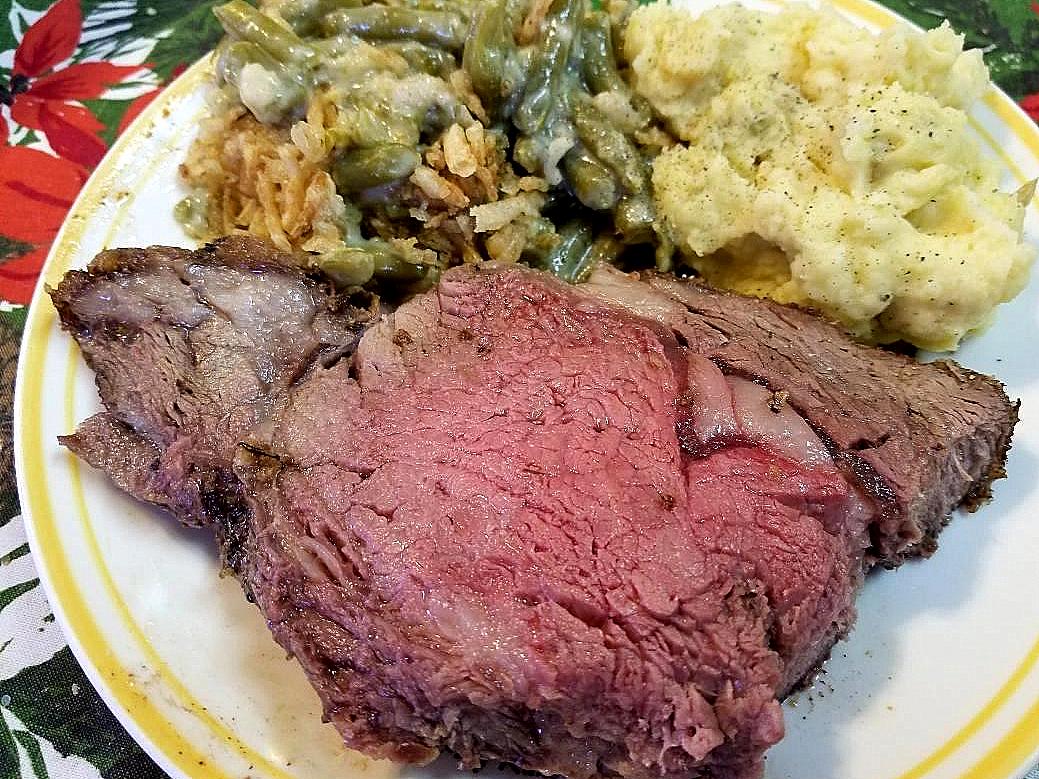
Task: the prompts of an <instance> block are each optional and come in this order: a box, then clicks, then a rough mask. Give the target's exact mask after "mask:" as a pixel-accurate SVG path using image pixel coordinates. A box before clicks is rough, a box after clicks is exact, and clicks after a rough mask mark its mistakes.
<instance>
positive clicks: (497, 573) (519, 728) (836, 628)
mask: <svg viewBox="0 0 1039 779" xmlns="http://www.w3.org/2000/svg"><path fill="white" fill-rule="evenodd" d="M239 248H240V249H241V250H240V251H239ZM245 254H248V255H249V258H248V259H246V257H245ZM221 263H224V264H225V265H226V266H227V267H228V268H229V269H230V271H229V272H237V273H239V275H240V276H241V278H240V280H239V281H240V282H241V283H245V282H244V281H243V279H246V278H247V279H249V280H254V279H256V278H263V277H270V278H272V279H273V284H274V287H272V289H278V288H279V285H281V287H280V288H281V289H288V288H291V289H294V290H296V291H297V292H300V291H306V293H307V294H302V292H300V294H295V293H293V294H285V293H284V292H274V293H272V294H268V293H267V292H262V291H260V288H259V287H260V286H261V285H259V283H257V288H256V289H246V288H245V287H243V286H240V285H239V286H237V287H236V289H237V293H236V294H229V295H228V296H227V297H225V298H222V299H219V300H218V299H216V298H215V297H214V296H213V292H212V288H211V287H212V286H214V285H206V284H201V285H200V284H198V283H196V282H195V281H194V280H195V278H196V276H197V275H198V274H201V275H203V276H205V275H206V274H216V275H219V272H220V266H221ZM293 263H294V261H293V260H292V259H291V258H288V257H286V256H285V255H278V254H272V253H270V252H269V251H268V250H266V249H264V247H262V246H258V245H255V244H252V245H242V244H230V245H229V244H227V243H224V244H218V245H217V246H216V247H214V248H211V249H208V250H204V252H203V253H202V254H201V255H199V254H195V255H189V254H187V253H182V252H177V251H173V250H167V249H151V250H146V251H143V252H133V251H131V252H129V253H125V254H112V253H109V254H106V255H102V256H101V258H99V260H97V261H95V264H94V265H93V266H92V267H91V269H90V270H89V271H88V272H87V273H83V274H75V275H71V274H70V276H69V277H68V278H67V279H66V280H65V281H63V282H62V284H61V285H60V286H59V287H58V289H57V290H55V291H54V292H53V293H52V296H53V298H54V300H55V303H56V304H57V306H58V307H59V310H60V311H61V315H62V321H63V322H64V323H65V325H66V327H68V328H69V329H70V331H71V332H72V333H73V335H74V336H75V337H76V338H77V340H79V341H80V343H81V344H83V345H84V351H85V353H86V354H87V356H88V360H89V361H90V362H91V364H92V366H93V367H94V369H95V371H97V373H98V386H99V389H100V391H101V396H102V400H103V401H104V402H105V405H106V408H107V409H108V412H107V414H103V415H101V416H100V417H95V418H93V419H91V420H88V421H87V422H86V423H84V426H83V427H81V429H80V431H78V432H77V433H76V434H75V435H74V436H72V437H68V438H66V439H65V441H66V442H67V443H68V444H69V445H70V446H71V447H72V448H73V449H74V450H75V451H76V452H77V454H79V455H80V456H82V457H83V458H84V459H86V460H87V461H88V462H91V463H93V464H95V465H97V466H99V467H101V468H102V469H104V470H106V471H107V472H108V473H110V474H111V475H112V476H113V479H114V480H115V482H116V483H117V484H118V485H119V486H121V487H123V489H126V490H127V491H129V492H131V493H132V494H135V495H137V496H139V497H142V498H144V499H146V500H150V501H151V502H153V503H158V504H160V505H164V506H167V507H168V508H170V509H171V510H172V511H173V513H174V514H176V515H177V516H178V517H180V518H181V519H182V520H183V521H187V522H191V523H196V524H197V523H210V522H211V523H215V524H216V525H217V529H218V532H220V535H221V536H222V538H223V540H224V543H225V545H227V544H233V546H234V550H233V553H232V554H229V555H228V559H229V562H230V563H231V565H232V567H233V568H234V569H235V571H236V573H237V574H238V576H239V578H240V579H241V580H242V583H243V585H244V587H245V589H246V591H247V592H248V593H249V594H250V596H251V597H252V598H253V599H254V600H255V601H256V603H257V605H258V606H259V607H260V609H261V610H262V611H263V613H264V614H265V616H266V618H267V620H268V623H269V625H270V627H271V630H272V631H273V633H274V636H275V638H276V639H277V640H278V641H279V643H281V644H282V646H284V647H285V648H286V649H287V650H288V651H289V652H290V653H291V654H292V655H294V656H295V657H296V659H297V660H299V662H300V663H301V664H302V666H303V668H304V670H305V671H306V672H307V674H308V676H309V678H310V680H311V682H312V683H313V685H314V687H315V689H316V690H317V692H318V694H319V695H320V697H321V700H322V702H323V704H324V708H325V714H326V717H327V718H328V719H329V720H330V721H331V722H332V723H333V724H334V725H335V726H336V727H337V728H338V729H339V731H340V732H341V733H342V734H343V736H344V738H345V740H346V741H347V743H348V744H349V745H350V746H352V747H354V748H357V749H359V750H362V751H364V752H366V753H368V754H370V755H375V756H381V757H390V758H394V759H397V760H402V761H408V762H425V761H428V760H430V759H432V758H434V757H435V756H436V755H437V754H439V752H440V751H441V750H444V749H447V750H451V751H453V752H455V753H456V754H457V755H459V756H460V758H461V760H462V762H463V764H464V765H466V766H468V767H473V766H477V765H479V764H480V763H481V762H483V761H487V760H492V761H506V762H509V763H512V764H514V765H517V766H520V767H522V768H526V769H531V770H535V771H539V772H542V773H545V774H563V775H565V776H568V777H573V778H574V779H590V778H591V777H599V776H602V777H608V776H617V777H631V779H649V777H666V778H671V777H674V779H678V777H683V778H684V777H697V776H701V777H715V779H738V778H744V777H746V778H749V777H755V776H759V775H760V773H761V770H762V756H763V753H764V751H765V749H766V748H767V747H768V746H769V745H771V744H773V743H775V742H776V741H777V740H778V739H779V738H780V737H781V735H782V716H781V710H780V707H779V704H778V700H779V699H780V698H781V697H782V696H783V695H785V694H786V692H787V691H789V690H790V689H791V688H792V687H793V686H794V685H795V684H796V683H797V682H798V681H799V680H800V679H802V678H803V677H804V676H805V674H806V673H809V672H810V671H811V669H813V668H814V667H816V666H817V665H818V663H819V662H820V661H821V660H822V659H824V657H825V656H826V654H827V652H828V651H829V649H830V647H831V645H832V644H833V642H834V641H835V640H837V639H838V638H839V637H840V636H842V635H843V634H844V633H845V632H846V631H847V630H848V629H849V627H850V625H851V623H852V621H853V619H854V606H853V599H854V595H855V592H856V591H857V589H858V587H859V585H860V584H861V581H862V579H863V576H864V572H865V571H866V570H867V569H868V568H869V567H870V566H871V565H872V564H873V563H874V562H876V561H880V562H882V563H884V564H887V565H894V564H897V563H898V562H900V561H901V559H902V558H903V557H904V556H906V555H907V554H914V553H924V554H926V553H929V552H930V551H931V550H932V549H933V544H934V537H935V535H936V534H937V532H938V530H939V529H940V527H941V526H942V523H943V522H944V520H945V518H946V517H947V515H948V513H949V511H950V510H951V509H952V508H953V507H954V506H956V505H957V504H959V503H961V502H962V501H965V500H967V501H970V500H972V499H973V498H975V497H977V496H980V495H982V494H984V493H985V491H986V490H987V488H988V484H989V482H990V481H991V480H992V479H993V478H994V477H996V476H998V475H999V474H1000V469H1001V467H1002V463H1003V459H1004V457H1005V454H1006V451H1007V448H1008V446H1009V441H1010V435H1011V433H1012V430H1013V426H1014V422H1015V420H1016V409H1015V407H1014V406H1012V405H1011V404H1010V403H1009V402H1008V400H1007V398H1006V396H1005V394H1004V393H1003V391H1002V388H1001V386H1000V385H999V383H998V382H996V381H994V380H992V379H989V378H987V377H984V376H980V375H978V374H975V373H972V372H970V371H968V370H966V369H963V368H960V367H958V366H955V365H954V364H952V363H937V364H930V365H919V364H917V363H915V362H914V361H912V360H910V359H907V358H905V357H901V356H898V355H894V354H889V353H886V352H882V351H879V350H876V349H872V348H869V347H864V346H860V345H857V344H854V343H852V342H851V341H850V340H848V339H847V338H846V337H845V336H844V335H842V334H841V333H839V332H838V331H837V330H836V329H835V328H834V327H832V326H830V325H829V324H826V323H825V322H822V321H821V320H818V319H816V318H814V317H812V316H811V315H810V314H807V313H805V312H801V311H798V310H795V309H791V308H787V307H783V306H778V305H774V304H770V303H766V302H763V301H758V300H750V299H745V298H740V297H736V296H733V295H730V294H726V293H721V292H715V291H711V290H709V289H706V288H703V287H700V286H697V285H695V284H691V283H683V282H675V281H673V280H669V279H666V278H662V277H661V278H656V277H650V278H648V279H647V280H638V279H636V278H634V277H630V276H625V275H623V274H620V273H618V272H616V271H612V270H609V269H603V270H601V271H598V272H597V273H596V274H595V275H594V276H593V279H592V281H591V282H590V283H589V284H587V285H584V286H582V287H579V288H574V287H568V286H566V285H563V284H561V283H559V282H557V281H555V280H553V279H551V278H550V277H548V276H546V275H544V274H541V273H538V272H535V271H529V270H525V269H520V268H515V267H512V268H484V269H474V268H459V269H454V270H452V271H449V272H448V273H447V274H445V277H444V279H443V281H442V282H441V284H440V285H439V287H438V288H437V289H436V290H433V291H431V292H429V293H426V294H423V295H420V296H418V297H416V298H414V299H412V300H411V301H409V302H408V303H406V304H404V305H403V306H401V307H400V308H398V309H397V310H396V311H395V312H393V313H391V314H386V315H384V316H382V317H381V318H379V320H378V321H377V322H376V323H375V324H373V325H372V326H370V327H369V328H368V329H367V330H366V332H365V333H364V335H363V337H361V339H360V341H359V342H356V335H355V334H356V332H357V330H358V328H359V327H360V326H363V324H365V323H367V321H368V319H367V315H366V314H365V313H363V312H360V311H358V310H357V309H354V308H350V307H344V306H343V304H342V303H341V302H340V301H338V299H337V298H336V297H335V296H334V295H332V294H330V293H329V290H328V287H327V286H325V285H323V284H322V283H320V282H318V281H315V280H314V279H313V278H312V277H310V276H308V275H307V274H305V273H303V272H302V271H300V270H299V269H298V268H297V267H296V266H295V265H294V264H293ZM193 267H199V270H197V271H196V272H195V275H192V274H191V273H189V272H188V271H187V270H186V269H190V268H193ZM169 268H173V271H172V273H171V276H170V283H171V284H173V285H174V287H173V289H176V290H178V291H177V292H176V294H173V295H168V296H166V297H161V296H160V297H161V299H158V300H157V296H156V294H155V293H154V290H156V289H158V287H157V286H155V285H156V284H157V283H158V282H157V280H158V279H160V278H165V276H164V275H162V274H165V273H166V272H167V270H168V269H169ZM243 269H245V270H246V271H247V272H248V273H249V274H253V275H250V276H247V277H246V276H242V272H243ZM160 271H161V273H160ZM185 279H187V281H185ZM113 284H114V285H115V286H114V287H113V286H112V285H113ZM176 285H180V286H179V287H177V286H176ZM185 289H186V290H187V291H189V292H190V293H191V295H190V296H188V295H186V294H185ZM263 289H267V288H266V287H264V288H263ZM99 290H101V292H103V294H101V292H99ZM142 290H143V291H142ZM254 295H260V296H261V298H260V299H261V300H262V301H263V302H262V304H261V305H260V306H258V307H256V306H254V305H253V304H252V303H251V300H252V297H253V296H254ZM173 298H176V299H177V300H181V298H183V300H182V301H181V302H179V303H171V302H169V300H172V299H173ZM300 298H302V299H304V300H305V301H306V304H305V305H303V306H296V305H295V304H294V303H293V302H291V301H297V300H298V299H300ZM282 299H286V300H287V301H290V302H287V303H281V302H280V301H281V300H282ZM142 300H144V301H146V302H147V304H148V305H150V306H151V308H147V306H143V307H142V305H141V304H140V301H142ZM98 301H103V305H102V304H99V302H98ZM170 311H174V312H184V311H188V312H195V313H193V314H191V315H184V314H183V313H173V314H171V313H170ZM246 311H248V312H249V313H248V314H247V315H246V314H245V313H243V312H246ZM286 323H290V324H288V325H286ZM286 327H287V329H286ZM207 328H208V331H209V332H211V333H213V334H215V335H212V336H209V337H207V338H201V337H200V333H201V332H202V331H203V330H207ZM257 334H259V335H257ZM329 334H331V335H329ZM214 338H215V340H216V341H217V342H218V343H219V344H221V346H222V347H223V348H225V352H224V354H223V356H221V357H220V358H218V359H216V360H214V361H210V360H204V359H200V355H202V354H204V353H207V352H206V348H204V347H203V348H200V347H199V344H211V343H212V342H213V340H214ZM239 339H242V340H239ZM142 342H143V344H147V346H145V345H143V344H142ZM355 342H356V343H355ZM164 343H165V344H166V345H165V346H164ZM272 344H274V346H272ZM135 345H136V347H137V348H136V350H133V349H134V347H135ZM279 348H280V351H279ZM131 350H132V351H131ZM185 354H187V355H189V356H184V355H185ZM272 355H274V357H272ZM344 355H349V358H348V359H345V358H344ZM268 369H269V370H268ZM265 370H266V371H267V372H264V371H265ZM238 374H243V376H244V378H242V386H241V387H239V386H238V385H237V384H236V383H234V382H230V381H229V378H228V377H229V376H232V375H234V376H237V375H238ZM153 385H154V386H159V387H161V391H153ZM184 387H189V388H191V393H189V395H188V397H189V399H190V398H193V397H198V394H199V393H200V392H201V393H202V394H203V395H204V396H205V397H206V399H207V400H206V402H204V403H194V402H188V403H186V404H185V402H184V401H185V398H184V392H183V388H184ZM228 387H231V389H228ZM220 388H224V389H223V390H221V389H220ZM171 409H172V410H173V411H171ZM240 409H244V410H240ZM236 413H237V414H239V416H236ZM98 420H101V421H100V422H99V421H98ZM193 442H199V445H197V446H195V445H194V444H193ZM189 450H190V452H191V453H190V454H185V452H187V451H189ZM196 452H204V453H205V454H204V456H201V455H199V454H196ZM178 458H180V459H178ZM181 463H185V464H186V465H182V464H181ZM200 474H201V475H200ZM213 474H219V475H218V476H215V477H214V476H213ZM214 479H215V483H218V484H219V485H220V486H219V490H218V491H219V492H220V494H221V495H228V494H229V495H231V499H220V500H212V499H207V498H206V497H205V496H206V495H207V494H209V492H210V491H212V486H211V482H212V481H213V480H214ZM185 496H187V497H185Z"/></svg>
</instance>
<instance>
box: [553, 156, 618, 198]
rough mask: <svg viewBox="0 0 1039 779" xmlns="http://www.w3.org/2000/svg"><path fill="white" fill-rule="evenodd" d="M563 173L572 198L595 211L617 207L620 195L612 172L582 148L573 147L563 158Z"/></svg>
mask: <svg viewBox="0 0 1039 779" xmlns="http://www.w3.org/2000/svg"><path fill="white" fill-rule="evenodd" d="M563 172H564V174H565V176H566V180H567V183H568V184H569V185H570V189H571V190H572V191H573V193H574V197H576V198H577V199H578V200H580V201H581V202H582V203H583V204H584V205H586V206H588V208H591V209H593V210H595V211H608V210H609V209H611V208H613V207H614V206H615V205H617V201H618V200H620V195H621V193H620V192H619V191H618V187H617V179H616V177H615V176H614V175H613V172H612V171H611V170H610V169H609V168H607V167H606V166H605V165H603V164H602V163H601V162H599V160H598V159H596V158H595V157H593V156H592V155H591V154H589V153H588V151H587V150H586V149H585V148H584V147H583V146H575V147H574V148H572V149H571V150H570V151H568V152H567V153H566V156H565V157H564V158H563Z"/></svg>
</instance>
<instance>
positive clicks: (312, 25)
mask: <svg viewBox="0 0 1039 779" xmlns="http://www.w3.org/2000/svg"><path fill="white" fill-rule="evenodd" d="M362 5H365V0H289V2H282V3H279V4H277V6H276V10H277V13H278V15H279V16H281V18H282V19H284V20H285V21H286V22H288V23H289V24H290V25H291V26H292V29H293V30H295V32H296V34H297V35H301V36H304V37H310V36H313V35H317V33H318V32H319V30H320V28H321V19H322V17H323V16H325V14H327V13H330V12H332V11H335V10H337V9H339V8H358V7H360V6H362Z"/></svg>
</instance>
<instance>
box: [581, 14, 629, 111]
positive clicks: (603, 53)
mask: <svg viewBox="0 0 1039 779" xmlns="http://www.w3.org/2000/svg"><path fill="white" fill-rule="evenodd" d="M581 43H582V44H583V46H582V50H581V53H582V55H583V56H582V57H581V65H582V70H583V72H584V79H585V81H586V82H587V84H588V88H589V89H591V91H592V94H598V93H599V92H609V91H610V90H611V89H616V90H619V91H621V92H625V93H626V92H627V91H628V85H627V84H625V83H624V79H622V78H621V75H620V73H618V72H617V61H616V58H615V57H614V54H613V33H612V31H611V29H610V19H609V17H608V16H607V15H606V14H604V13H602V12H596V13H592V14H589V15H588V16H586V17H585V19H584V22H583V24H582V25H581Z"/></svg>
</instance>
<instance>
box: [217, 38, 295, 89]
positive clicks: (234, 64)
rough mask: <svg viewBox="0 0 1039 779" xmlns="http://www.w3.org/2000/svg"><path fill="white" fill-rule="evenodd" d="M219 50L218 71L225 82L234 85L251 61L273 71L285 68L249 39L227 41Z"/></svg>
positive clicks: (276, 71) (277, 71)
mask: <svg viewBox="0 0 1039 779" xmlns="http://www.w3.org/2000/svg"><path fill="white" fill-rule="evenodd" d="M219 51H220V56H219V59H218V60H217V72H218V73H219V74H220V77H221V78H222V79H223V80H224V81H225V82H227V83H228V84H232V85H234V86H237V85H238V77H239V76H240V75H241V73H242V69H243V68H244V67H245V66H246V65H248V64H250V63H256V64H257V65H261V66H262V67H263V68H264V69H265V70H269V71H271V72H273V73H279V72H280V71H281V70H282V68H283V66H282V64H281V63H279V62H278V60H276V59H274V57H272V56H271V55H270V54H269V53H268V52H267V50H266V49H264V48H263V47H261V46H257V45H256V44H255V43H250V42H249V41H227V42H225V43H224V44H223V45H221V47H220V50H219Z"/></svg>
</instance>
